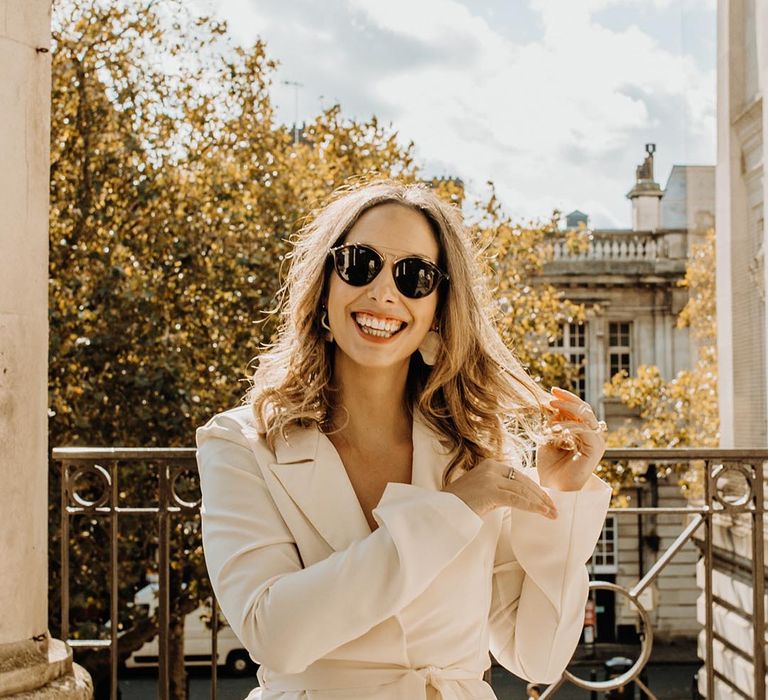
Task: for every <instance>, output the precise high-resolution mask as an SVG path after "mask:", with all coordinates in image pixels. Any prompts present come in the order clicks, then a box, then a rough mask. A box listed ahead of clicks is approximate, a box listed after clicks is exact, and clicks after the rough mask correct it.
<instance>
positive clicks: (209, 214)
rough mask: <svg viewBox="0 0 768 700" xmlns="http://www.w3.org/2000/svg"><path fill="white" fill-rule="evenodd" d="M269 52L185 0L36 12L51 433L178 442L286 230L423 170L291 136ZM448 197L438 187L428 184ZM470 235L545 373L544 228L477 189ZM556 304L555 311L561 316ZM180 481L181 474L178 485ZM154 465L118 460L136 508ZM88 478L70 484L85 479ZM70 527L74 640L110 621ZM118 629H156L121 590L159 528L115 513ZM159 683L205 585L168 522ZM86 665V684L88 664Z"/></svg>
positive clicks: (552, 367) (221, 380) (367, 125)
mask: <svg viewBox="0 0 768 700" xmlns="http://www.w3.org/2000/svg"><path fill="white" fill-rule="evenodd" d="M274 68H275V63H274V61H272V60H271V59H270V58H269V57H268V55H267V51H266V46H265V45H264V43H263V42H262V41H257V42H256V43H255V44H254V45H253V46H252V47H250V48H246V49H243V48H239V47H235V46H233V45H232V43H231V42H230V41H229V39H228V36H227V33H226V25H225V24H223V23H220V22H217V21H215V20H212V19H210V18H205V17H196V16H195V15H193V14H192V13H191V12H190V11H189V9H188V8H187V7H186V5H185V4H184V3H183V1H182V0H163V2H150V3H148V4H147V3H144V2H139V1H138V0H134V1H133V2H123V3H113V2H110V1H109V0H57V2H56V4H55V7H54V14H53V68H52V78H53V90H52V133H51V169H50V181H51V221H50V285H49V289H50V299H49V307H50V359H49V386H50V389H49V415H50V423H49V442H50V444H51V446H59V445H81V446H85V445H97V446H117V445H121V446H142V447H151V446H188V445H190V444H193V442H194V437H193V436H194V429H195V428H196V427H197V426H198V425H201V424H202V423H204V422H205V421H206V420H207V419H208V418H209V417H210V416H211V415H212V414H213V413H215V412H218V411H220V410H223V409H226V408H229V407H231V406H233V405H235V404H237V403H238V402H239V401H240V399H241V397H242V395H243V393H244V389H245V387H244V385H243V381H244V380H245V378H246V376H247V373H248V372H247V366H246V365H247V362H248V359H249V358H250V357H253V356H254V355H256V354H257V353H258V350H259V347H260V345H261V343H264V342H268V341H269V340H271V338H272V334H273V333H274V330H275V327H274V320H273V317H272V316H270V314H269V312H270V311H271V309H272V308H273V306H274V303H275V295H276V292H277V290H278V289H279V287H280V284H281V281H282V280H281V274H282V272H283V270H282V262H283V260H284V257H285V254H286V253H287V251H288V250H289V246H290V242H289V241H290V237H291V236H292V235H293V234H294V233H296V231H297V230H298V229H299V228H300V226H301V224H302V222H303V221H304V220H305V219H306V217H307V216H308V215H309V214H310V212H311V211H312V210H313V208H314V207H316V206H319V205H321V204H322V203H323V202H324V201H325V199H326V198H327V197H328V196H329V195H330V193H331V192H332V191H333V190H334V189H335V188H337V187H338V186H340V185H343V184H348V183H349V182H350V181H353V180H355V179H359V178H367V177H378V176H381V175H387V176H397V177H399V178H401V179H404V180H407V181H414V180H416V179H418V178H420V173H419V170H418V167H417V165H416V164H415V162H414V156H413V144H406V145H402V144H401V143H400V139H399V137H398V134H397V132H396V131H395V130H394V129H393V127H392V126H391V125H382V124H381V123H380V122H379V121H378V120H377V119H376V118H375V117H371V118H370V119H369V120H367V121H356V120H349V119H346V118H344V116H343V114H342V110H341V107H340V106H338V105H336V106H334V107H331V108H330V109H328V110H326V111H324V112H322V113H321V114H319V115H317V116H316V117H315V118H314V119H313V120H311V121H310V123H309V124H307V125H305V127H304V128H303V129H302V132H301V138H300V140H299V142H298V143H294V138H293V134H292V133H291V130H290V129H288V128H287V127H286V126H284V125H282V124H279V123H277V122H276V120H275V117H274V111H273V106H272V103H271V100H270V94H269V88H270V81H271V75H272V72H273V71H274ZM434 185H435V188H436V190H437V191H438V192H439V193H440V194H441V196H444V197H445V198H446V199H447V200H448V201H453V202H455V203H457V204H460V203H461V201H462V199H463V191H462V189H461V188H460V187H459V186H458V185H457V183H456V182H455V181H450V180H446V181H439V182H435V183H434ZM475 207H476V209H477V211H478V212H479V214H480V215H479V217H478V220H477V222H476V224H475V231H476V234H477V235H478V236H479V237H480V238H481V239H482V240H483V241H484V243H485V245H486V247H487V249H488V253H489V255H491V256H492V260H491V263H490V264H491V268H492V270H493V271H494V272H495V274H496V275H497V276H498V279H499V292H500V294H501V295H502V296H501V303H502V307H501V320H500V323H501V324H502V330H503V332H504V334H505V337H506V338H507V340H508V342H509V343H510V344H512V345H514V346H515V348H516V349H517V350H518V352H519V353H520V354H521V356H522V357H523V359H524V361H525V362H528V363H529V364H530V365H531V366H532V368H533V370H534V371H536V372H538V373H539V374H541V375H542V376H543V377H544V380H545V381H547V382H559V381H560V380H559V379H557V378H556V375H558V373H559V372H561V370H562V371H563V372H566V371H567V368H565V367H564V366H563V365H557V364H556V362H557V361H558V360H557V358H556V357H553V358H549V359H548V360H546V362H545V359H544V358H543V357H542V358H539V357H538V356H537V355H536V353H535V352H534V351H532V350H528V349H527V347H528V346H527V344H526V343H528V342H529V341H530V339H531V338H532V337H533V336H535V335H537V334H539V335H540V334H545V335H546V336H547V337H554V336H555V335H556V333H557V332H558V321H559V320H560V319H561V318H562V317H563V315H564V314H567V315H568V316H569V317H575V316H576V314H577V310H576V307H573V306H572V305H561V304H560V303H559V302H558V301H557V294H556V293H555V292H554V290H552V289H549V288H543V287H542V288H540V287H535V286H534V285H533V284H529V283H528V282H527V276H528V275H529V274H533V272H534V271H535V270H536V269H537V265H539V264H540V260H539V258H540V255H539V253H534V252H533V251H532V248H533V247H535V244H537V243H539V242H542V241H544V240H545V239H546V238H547V236H548V235H549V233H550V229H551V225H550V224H546V225H544V226H543V227H536V226H533V225H532V226H529V227H521V226H517V225H515V224H513V223H512V222H511V221H510V220H509V218H508V217H507V216H506V215H505V214H504V213H503V212H502V210H501V207H500V205H499V203H498V201H497V200H496V197H495V194H494V193H493V192H492V193H491V196H490V198H489V200H488V201H487V202H485V203H476V204H475ZM564 309H566V311H564ZM192 477H193V475H189V479H187V480H186V482H185V483H183V484H182V488H191V484H192V483H193V481H194V480H193V478H192ZM59 487H60V484H59V479H58V473H57V471H56V470H55V469H53V470H52V478H51V479H50V504H51V505H50V515H51V517H50V527H51V547H50V552H51V568H50V573H51V575H50V587H51V593H50V596H49V600H50V601H51V621H50V626H51V627H52V628H53V629H56V628H57V627H58V624H59V616H60V611H59V610H58V607H57V606H58V601H59V596H58V590H59V587H60V580H59V562H58V552H59V548H58V545H57V542H58V538H59V532H58V524H59V515H60V514H59V511H58V508H59ZM155 488H156V487H155V483H154V481H153V471H152V465H148V464H138V465H135V467H134V466H133V465H132V467H131V470H130V477H129V478H123V480H122V482H121V484H120V490H121V503H122V504H132V505H145V504H146V503H145V500H146V494H147V493H154V491H155ZM98 490H99V487H98V485H97V484H96V483H89V481H88V479H85V480H84V484H83V492H84V494H85V495H88V494H93V493H94V492H96V491H98ZM74 525H75V526H74V527H73V532H72V537H71V540H70V549H71V552H72V557H73V561H74V562H75V563H76V565H74V566H73V567H72V581H71V583H72V592H73V595H72V599H71V607H72V619H73V623H74V624H73V636H75V637H77V636H80V637H98V636H101V635H102V633H103V630H104V626H105V625H106V623H107V622H108V620H109V606H108V602H107V598H106V595H105V593H106V586H105V583H104V582H105V581H106V574H107V563H106V561H105V556H104V554H105V552H106V551H107V547H108V540H107V537H106V533H105V530H104V528H103V527H102V523H101V522H100V520H99V518H98V517H97V516H91V515H88V516H78V518H76V519H75V523H74ZM119 547H120V570H119V582H120V588H119V597H120V600H121V601H126V605H124V606H123V607H121V610H120V615H119V619H118V620H117V621H110V622H111V624H117V625H118V629H119V631H120V633H121V644H120V649H119V654H120V656H121V657H123V658H124V657H125V656H127V655H128V654H130V653H131V651H133V650H134V649H137V648H138V647H140V646H141V645H142V644H143V642H144V641H146V640H147V639H149V638H151V637H152V636H154V635H155V634H156V625H157V620H155V619H151V618H148V617H147V615H146V613H142V612H141V611H140V610H136V609H135V608H134V607H133V606H132V605H131V601H132V600H133V597H134V595H135V593H136V591H137V590H138V589H139V588H140V587H141V586H143V585H144V584H145V583H146V580H147V574H148V573H149V572H151V571H152V570H153V569H155V568H156V566H157V563H156V547H157V540H156V524H155V523H154V522H148V521H146V520H140V519H138V518H132V519H128V518H123V519H122V520H121V528H120V538H119ZM172 551H173V553H174V556H173V557H172V571H171V591H170V596H171V600H172V619H171V630H170V632H171V661H172V671H171V691H172V696H173V697H184V695H185V687H184V685H185V680H184V672H183V671H184V669H183V635H182V629H183V619H184V616H185V615H186V614H187V613H188V612H190V611H192V610H194V609H196V608H197V607H198V606H199V605H200V604H201V602H203V601H205V600H207V599H208V597H209V596H210V585H209V582H208V580H207V574H206V570H205V565H204V561H203V557H202V549H201V541H200V531H199V523H198V521H196V520H192V521H189V520H185V519H181V518H179V519H177V520H175V521H174V522H173V531H172ZM82 661H83V662H84V663H85V664H86V665H87V666H88V668H89V670H90V671H91V673H92V675H93V676H94V679H95V681H96V683H97V685H99V681H100V680H102V679H103V677H104V674H105V672H106V666H105V665H104V661H105V659H104V658H103V655H99V654H92V655H90V656H89V657H88V658H87V659H82Z"/></svg>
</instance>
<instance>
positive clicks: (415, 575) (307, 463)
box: [197, 406, 611, 700]
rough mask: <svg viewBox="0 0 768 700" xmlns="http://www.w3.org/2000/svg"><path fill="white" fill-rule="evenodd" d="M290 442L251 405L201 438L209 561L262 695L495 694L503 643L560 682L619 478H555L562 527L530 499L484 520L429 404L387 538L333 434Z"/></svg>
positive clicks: (292, 434)
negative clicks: (487, 677) (274, 435)
mask: <svg viewBox="0 0 768 700" xmlns="http://www.w3.org/2000/svg"><path fill="white" fill-rule="evenodd" d="M287 437H288V441H286V440H284V439H283V438H280V439H279V440H278V442H277V444H276V447H275V451H274V452H273V451H272V450H270V449H269V447H268V446H267V444H266V441H265V440H264V439H263V437H261V436H260V435H259V434H258V432H257V430H256V428H255V421H254V418H253V416H252V413H251V409H250V406H241V407H239V408H235V409H232V410H229V411H225V412H224V413H220V414H218V415H216V416H214V417H213V418H212V419H211V420H210V421H209V422H208V423H207V424H206V425H205V426H203V427H201V428H199V429H198V431H197V446H198V451H197V461H198V466H199V469H200V483H201V489H202V494H203V505H202V523H203V545H204V550H205V558H206V563H207V566H208V572H209V574H210V577H211V582H212V584H213V588H214V591H215V592H216V596H217V597H218V600H219V604H220V605H221V609H222V611H223V613H224V615H225V616H226V618H227V621H228V622H229V624H230V625H231V626H232V629H233V630H234V632H235V634H236V635H237V636H238V638H239V639H240V641H241V642H242V643H243V645H244V646H245V648H246V649H248V651H249V652H250V654H251V657H252V658H253V660H254V661H256V662H257V663H259V664H261V666H260V668H259V672H258V680H259V685H260V688H258V689H255V690H254V691H253V692H252V693H251V694H250V695H249V696H248V697H249V698H250V699H252V700H255V699H257V698H260V699H261V700H276V699H278V698H279V699H280V700H298V699H299V698H304V699H316V700H330V699H332V698H333V699H334V700H335V699H338V698H355V699H357V700H363V699H369V698H370V699H375V700H389V699H391V700H402V699H403V698H408V699H409V700H410V699H412V698H413V699H416V700H418V699H419V698H421V699H429V700H432V699H436V698H442V699H443V700H470V699H475V700H477V699H480V700H492V699H493V698H495V695H494V693H493V691H492V690H491V688H490V686H488V684H487V683H485V682H484V681H483V680H482V676H483V672H484V671H485V669H487V668H488V666H489V665H490V658H489V655H488V651H489V650H490V651H491V653H492V654H493V656H494V657H495V658H496V660H497V661H498V662H499V663H501V664H502V665H503V666H505V667H506V668H507V669H509V670H510V671H511V672H512V673H514V674H516V675H518V676H520V677H522V678H525V679H527V680H529V681H535V682H539V683H551V682H553V681H555V680H557V679H558V678H559V677H560V676H561V674H562V672H563V670H564V669H565V667H566V665H567V664H568V661H569V660H570V658H571V656H572V655H573V652H574V650H575V648H576V645H577V644H578V641H579V638H580V635H581V630H582V625H583V620H584V606H585V603H586V599H587V592H588V588H587V587H588V574H587V569H586V566H585V564H586V562H587V560H588V559H589V557H590V556H591V555H592V551H593V549H594V547H595V543H596V542H597V539H598V537H599V535H600V531H601V529H602V525H603V521H604V519H605V515H606V511H607V509H608V504H609V501H610V497H611V489H610V487H609V486H608V484H607V483H605V482H604V481H603V480H602V479H600V478H598V477H597V476H596V475H594V474H592V475H591V476H590V478H589V480H588V481H587V483H586V484H585V486H584V488H583V489H582V490H580V491H557V490H554V489H550V488H546V489H545V490H546V491H547V492H548V493H549V495H550V496H551V497H552V499H553V500H554V502H555V504H556V505H557V509H558V511H559V516H558V518H557V519H556V520H550V519H549V518H547V517H545V516H543V515H540V514H537V513H532V512H528V511H523V510H519V509H516V508H497V509H496V510H494V511H491V512H490V513H488V514H487V515H485V516H484V517H480V516H478V515H477V514H475V512H474V511H472V510H471V509H470V508H469V507H468V506H467V505H466V504H465V503H464V502H463V501H462V500H461V499H459V498H457V497H456V496H454V495H453V494H451V493H447V492H444V491H441V490H440V489H441V486H440V481H441V478H442V474H443V472H444V470H445V468H446V466H447V464H448V463H449V461H450V459H451V456H452V455H451V454H450V453H449V452H448V450H447V449H446V448H445V447H444V446H443V445H442V444H441V443H440V441H439V439H438V436H437V434H436V433H435V432H433V430H432V429H431V428H430V427H429V426H428V425H427V424H426V423H425V422H424V420H423V418H422V417H421V416H420V414H419V413H418V412H417V413H416V414H415V416H414V421H413V471H412V483H411V484H400V483H390V484H388V485H387V487H386V489H385V491H384V494H383V496H382V497H381V500H380V501H379V504H378V506H377V507H376V508H375V509H374V511H373V517H374V518H375V520H376V522H377V523H378V524H379V527H378V529H376V530H375V531H373V532H371V530H370V528H369V526H368V523H367V521H366V519H365V516H364V514H363V510H362V508H361V506H360V503H359V501H358V500H357V497H356V496H355V493H354V490H353V488H352V484H351V483H350V481H349V478H348V476H347V473H346V470H345V468H344V464H343V463H342V461H341V459H340V457H339V455H338V452H337V451H336V449H335V447H334V446H333V444H332V443H331V441H330V440H329V439H328V437H327V436H326V435H324V434H323V433H321V432H320V431H319V430H318V429H317V428H315V427H312V428H300V429H293V430H291V431H289V433H288V436H287ZM517 466H518V467H519V466H520V465H519V464H518V465H517ZM525 473H526V474H527V475H528V476H530V477H531V478H533V479H534V480H536V481H537V482H538V473H537V471H536V469H534V468H531V469H528V470H526V472H525Z"/></svg>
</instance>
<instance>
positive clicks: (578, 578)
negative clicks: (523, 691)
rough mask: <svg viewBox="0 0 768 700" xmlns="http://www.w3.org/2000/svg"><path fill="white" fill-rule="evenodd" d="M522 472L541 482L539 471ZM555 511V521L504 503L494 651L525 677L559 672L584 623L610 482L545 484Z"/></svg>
mask: <svg viewBox="0 0 768 700" xmlns="http://www.w3.org/2000/svg"><path fill="white" fill-rule="evenodd" d="M524 473H525V474H526V475H527V476H529V477H530V478H532V479H534V480H535V481H536V482H537V483H538V481H539V479H538V472H537V471H536V469H526V470H524ZM544 490H545V491H546V492H547V493H548V494H549V495H550V496H551V497H552V500H553V501H554V502H555V505H556V506H557V509H558V513H559V514H558V517H557V519H556V520H551V519H549V518H547V517H545V516H543V515H540V514H538V513H533V512H530V511H525V510H521V509H517V508H510V509H507V512H506V513H505V516H504V519H503V523H502V530H501V534H500V536H499V542H498V546H497V550H496V558H495V562H494V571H493V593H492V601H491V612H490V617H489V626H490V647H491V653H492V654H493V655H494V657H495V658H496V659H497V660H498V661H499V663H500V664H502V665H503V666H504V667H506V668H507V669H509V670H510V671H511V672H512V673H514V674H515V675H517V676H520V677H521V678H524V679H526V680H529V681H533V682H538V683H552V682H554V681H556V680H557V679H558V678H560V676H561V675H562V673H563V671H564V670H565V668H566V666H567V665H568V662H569V661H570V659H571V657H572V656H573V652H574V651H575V649H576V646H577V644H578V642H579V638H580V636H581V630H582V628H583V624H584V606H585V604H586V601H587V594H588V585H589V576H588V572H587V568H586V562H587V561H588V560H589V558H590V557H591V556H592V552H593V550H594V548H595V544H596V543H597V540H598V538H599V537H600V532H601V530H602V527H603V523H604V521H605V516H606V513H607V511H608V506H609V504H610V499H611V487H610V486H609V485H608V484H607V483H606V482H605V481H603V480H602V479H600V478H599V477H598V476H596V475H595V474H592V475H591V476H590V478H589V479H588V480H587V483H586V484H585V485H584V487H583V488H582V489H581V490H579V491H559V490H557V489H552V488H547V487H544Z"/></svg>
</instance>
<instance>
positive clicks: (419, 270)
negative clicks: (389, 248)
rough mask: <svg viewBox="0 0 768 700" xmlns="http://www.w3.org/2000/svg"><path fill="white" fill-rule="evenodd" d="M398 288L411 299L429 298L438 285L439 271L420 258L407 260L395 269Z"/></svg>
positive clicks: (400, 262) (398, 264)
mask: <svg viewBox="0 0 768 700" xmlns="http://www.w3.org/2000/svg"><path fill="white" fill-rule="evenodd" d="M395 284H396V285H397V288H398V289H399V290H400V291H401V292H402V293H403V294H404V295H405V296H407V297H410V298H411V299H419V298H421V297H425V296H427V294H430V293H431V292H432V290H433V289H434V288H435V285H436V284H437V270H436V269H435V268H434V267H432V266H431V265H428V264H427V263H425V262H424V261H423V260H419V258H405V260H400V261H399V262H398V263H397V265H396V267H395Z"/></svg>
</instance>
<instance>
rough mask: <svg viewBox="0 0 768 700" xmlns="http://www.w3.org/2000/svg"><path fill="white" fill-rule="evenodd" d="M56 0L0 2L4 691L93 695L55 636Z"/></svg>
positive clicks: (0, 649) (0, 613) (0, 654)
mask: <svg viewBox="0 0 768 700" xmlns="http://www.w3.org/2000/svg"><path fill="white" fill-rule="evenodd" d="M50 5H51V3H50V0H3V2H2V3H1V4H0V123H2V129H0V153H1V154H2V168H0V445H2V450H0V485H2V486H0V514H2V530H0V533H1V534H0V560H2V566H0V697H2V698H7V697H19V698H21V697H23V698H25V699H27V698H90V697H91V696H92V690H91V681H90V678H89V677H88V674H87V673H85V671H84V670H83V669H82V668H80V667H79V666H77V665H73V663H72V652H71V649H70V648H69V647H68V646H67V645H66V644H64V643H63V642H61V641H58V640H55V639H51V638H50V635H49V633H48V590H47V588H48V547H47V540H48V528H47V520H48V507H47V501H48V493H47V469H48V439H47V405H48V392H47V385H48V367H47V363H48V167H49V139H50V92H51V55H50V53H49V49H50V10H51V8H50Z"/></svg>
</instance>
